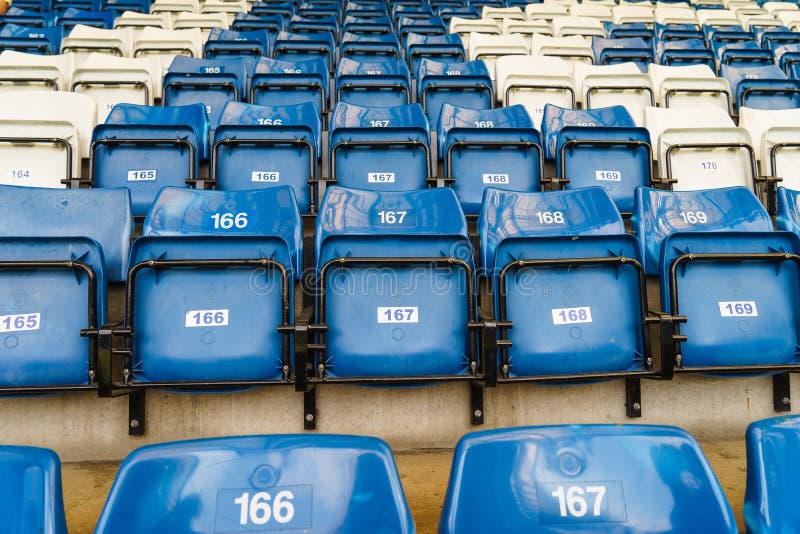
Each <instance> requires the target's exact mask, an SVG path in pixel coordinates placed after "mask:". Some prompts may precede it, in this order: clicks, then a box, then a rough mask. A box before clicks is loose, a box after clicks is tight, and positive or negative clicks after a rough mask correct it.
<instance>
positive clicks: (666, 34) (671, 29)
mask: <svg viewBox="0 0 800 534" xmlns="http://www.w3.org/2000/svg"><path fill="white" fill-rule="evenodd" d="M653 33H655V36H656V40H657V41H674V40H683V39H700V40H701V41H704V42H705V34H703V30H701V29H700V28H699V27H698V26H697V25H695V24H662V23H660V22H656V23H655V24H654V25H653Z"/></svg>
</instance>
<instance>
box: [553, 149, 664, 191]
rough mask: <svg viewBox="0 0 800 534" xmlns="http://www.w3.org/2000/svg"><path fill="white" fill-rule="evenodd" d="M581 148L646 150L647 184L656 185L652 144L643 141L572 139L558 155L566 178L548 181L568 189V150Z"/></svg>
mask: <svg viewBox="0 0 800 534" xmlns="http://www.w3.org/2000/svg"><path fill="white" fill-rule="evenodd" d="M581 146H591V147H608V148H611V147H614V146H623V147H626V148H634V149H639V148H644V149H645V151H646V152H647V158H648V165H647V171H648V176H647V182H648V185H649V187H652V186H653V184H654V183H655V179H654V177H655V174H654V173H653V147H652V146H650V143H644V142H642V141H634V140H630V139H570V140H568V141H567V142H566V143H564V144H563V145H561V150H560V151H559V153H558V157H559V160H560V169H561V174H564V176H559V177H557V178H548V179H547V181H548V182H550V183H553V182H555V183H557V184H558V186H559V189H562V190H563V189H566V186H567V184H568V183H569V178H568V177H567V174H568V173H567V172H566V168H567V150H568V149H572V148H578V147H581Z"/></svg>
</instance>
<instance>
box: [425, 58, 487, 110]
mask: <svg viewBox="0 0 800 534" xmlns="http://www.w3.org/2000/svg"><path fill="white" fill-rule="evenodd" d="M416 80H417V102H419V103H420V104H422V107H423V109H424V110H425V113H426V114H427V115H428V120H429V121H430V122H431V124H436V125H438V124H439V115H440V114H441V111H442V105H443V104H444V103H445V102H448V103H450V104H453V105H454V106H459V107H463V108H473V109H491V108H492V107H494V91H493V89H492V87H493V86H492V79H491V78H490V76H489V71H488V70H487V68H486V63H484V62H483V61H482V60H477V61H468V62H465V63H461V62H454V61H446V62H445V61H434V60H432V59H428V58H423V59H422V60H421V61H420V62H419V66H418V67H417V73H416Z"/></svg>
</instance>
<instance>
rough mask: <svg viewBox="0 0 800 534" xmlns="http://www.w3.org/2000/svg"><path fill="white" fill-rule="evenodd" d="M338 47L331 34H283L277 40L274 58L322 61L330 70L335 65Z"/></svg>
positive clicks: (273, 52)
mask: <svg viewBox="0 0 800 534" xmlns="http://www.w3.org/2000/svg"><path fill="white" fill-rule="evenodd" d="M335 53H336V47H335V44H334V39H333V34H331V33H289V32H285V31H284V32H281V33H279V34H278V37H276V38H275V45H274V46H273V47H272V57H273V58H275V59H281V60H283V61H308V60H311V59H322V60H324V61H325V65H326V66H327V68H328V70H331V67H332V66H333V64H334V59H335V56H334V54H335Z"/></svg>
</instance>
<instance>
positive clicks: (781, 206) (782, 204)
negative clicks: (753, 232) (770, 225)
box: [775, 187, 800, 236]
mask: <svg viewBox="0 0 800 534" xmlns="http://www.w3.org/2000/svg"><path fill="white" fill-rule="evenodd" d="M775 226H776V227H777V228H778V230H786V231H787V232H792V233H794V234H797V235H798V236H800V191H795V190H793V189H789V188H786V187H779V188H778V213H777V214H776V217H775Z"/></svg>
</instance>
